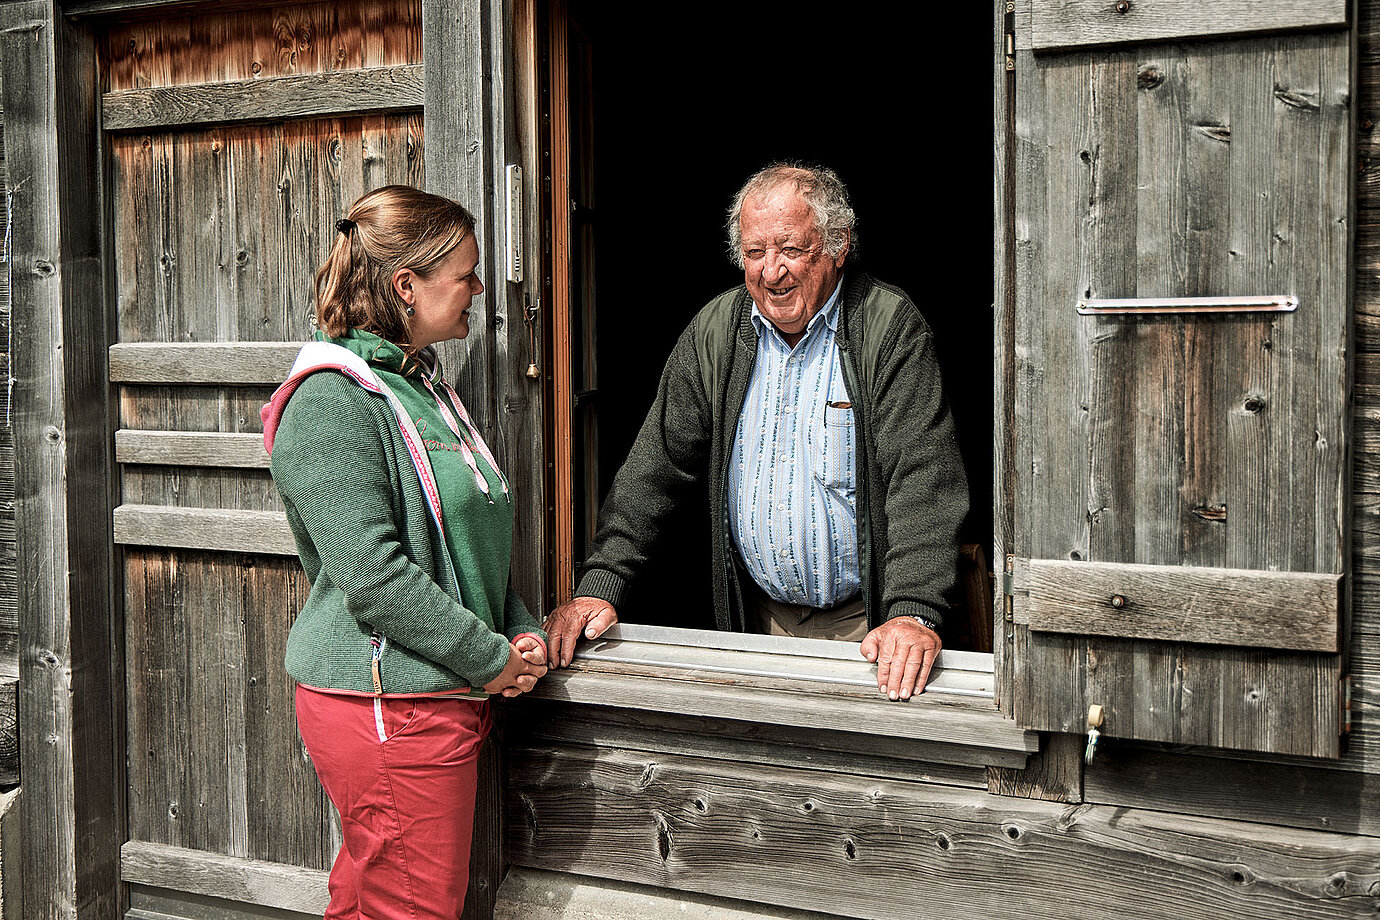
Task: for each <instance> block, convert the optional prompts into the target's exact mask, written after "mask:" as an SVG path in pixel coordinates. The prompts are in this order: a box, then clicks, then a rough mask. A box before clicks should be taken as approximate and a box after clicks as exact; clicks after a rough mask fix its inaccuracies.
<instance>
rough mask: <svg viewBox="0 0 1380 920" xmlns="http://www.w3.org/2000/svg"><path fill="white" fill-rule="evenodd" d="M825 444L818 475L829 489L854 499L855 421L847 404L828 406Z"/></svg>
mask: <svg viewBox="0 0 1380 920" xmlns="http://www.w3.org/2000/svg"><path fill="white" fill-rule="evenodd" d="M823 435H824V437H823V444H822V445H821V449H820V451H819V463H818V467H817V468H816V475H817V477H818V478H819V480H820V482H821V483H823V485H824V486H825V487H826V488H829V489H834V490H835V491H838V492H842V493H845V494H848V495H852V494H853V492H854V490H855V488H856V485H857V483H856V471H855V469H854V463H855V457H856V454H855V438H856V433H855V421H854V418H853V407H852V406H851V405H849V403H848V402H847V400H837V401H835V400H831V401H829V402H827V403H825V406H824V430H823Z"/></svg>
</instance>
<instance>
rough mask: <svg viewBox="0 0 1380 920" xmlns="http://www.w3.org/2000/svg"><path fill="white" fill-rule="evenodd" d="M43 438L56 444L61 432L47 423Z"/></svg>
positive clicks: (60, 437) (46, 656)
mask: <svg viewBox="0 0 1380 920" xmlns="http://www.w3.org/2000/svg"><path fill="white" fill-rule="evenodd" d="M43 438H44V440H46V441H48V442H49V443H52V444H56V443H57V442H58V441H60V440H62V432H61V431H58V429H57V427H56V426H54V425H49V426H47V427H46V428H44V429H43ZM51 654H53V653H52V652H46V653H45V654H44V660H45V661H46V660H47V659H48V656H49V655H51ZM53 660H54V661H56V660H57V659H56V658H54V659H53Z"/></svg>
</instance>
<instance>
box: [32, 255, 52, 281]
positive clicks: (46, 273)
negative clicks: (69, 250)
mask: <svg viewBox="0 0 1380 920" xmlns="http://www.w3.org/2000/svg"><path fill="white" fill-rule="evenodd" d="M56 272H57V266H55V265H54V264H53V263H52V262H49V261H48V260H47V259H38V260H37V261H35V262H34V274H35V275H38V277H40V278H51V277H52V276H53V275H54V274H55V273H56Z"/></svg>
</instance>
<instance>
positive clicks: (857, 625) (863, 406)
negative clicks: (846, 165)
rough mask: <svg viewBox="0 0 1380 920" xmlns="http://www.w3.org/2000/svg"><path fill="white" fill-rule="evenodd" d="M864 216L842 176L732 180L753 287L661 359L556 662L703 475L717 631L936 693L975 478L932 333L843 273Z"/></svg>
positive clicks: (914, 315)
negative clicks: (791, 640) (819, 655)
mask: <svg viewBox="0 0 1380 920" xmlns="http://www.w3.org/2000/svg"><path fill="white" fill-rule="evenodd" d="M853 228H854V214H853V209H852V207H851V206H850V205H849V203H848V197H847V192H846V191H845V189H844V187H843V184H842V183H841V182H840V181H839V178H838V176H837V175H835V173H834V172H833V171H832V170H828V169H814V168H802V167H798V166H794V165H777V166H771V167H768V168H767V169H764V170H762V171H761V172H759V173H757V174H756V175H754V176H753V177H752V178H751V179H749V180H748V182H747V184H746V185H744V186H743V188H742V189H741V190H740V191H739V192H738V194H737V196H736V197H735V199H734V202H733V206H732V208H731V209H730V212H729V224H728V229H729V251H730V256H731V257H732V258H733V259H734V261H735V262H737V264H738V265H740V266H741V267H742V269H743V276H744V284H743V285H742V286H741V287H738V288H735V289H734V290H731V291H728V292H727V293H725V294H722V295H720V296H719V297H717V298H716V299H714V300H713V301H711V302H710V303H709V304H708V305H707V306H706V307H704V309H702V310H701V311H700V312H699V313H698V315H696V316H695V318H694V319H693V320H692V321H691V323H690V326H689V328H687V329H686V330H685V331H684V333H682V334H681V336H680V339H679V341H678V342H677V343H676V346H675V349H674V351H672V353H671V357H670V359H669V360H668V361H667V363H666V370H665V371H664V372H663V374H662V377H661V383H660V386H659V388H658V390H657V396H656V401H655V403H653V405H652V409H651V411H650V412H649V413H648V415H647V419H646V421H645V422H644V423H643V425H642V429H641V431H640V432H639V434H638V436H637V440H636V442H635V443H634V444H633V447H632V450H631V451H630V453H629V454H628V459H627V460H626V461H625V462H624V464H623V466H622V468H621V469H620V470H619V471H618V475H617V476H616V477H614V481H613V486H612V488H611V489H610V490H609V494H608V497H607V498H606V499H605V501H604V505H603V508H602V509H601V511H600V516H599V527H598V532H597V535H596V536H595V540H594V547H593V551H592V552H591V553H590V556H589V558H588V559H587V560H586V563H585V567H584V571H583V575H582V577H581V580H580V585H579V588H578V589H577V591H576V595H577V596H576V597H575V598H574V599H573V600H571V601H570V602H568V603H566V604H563V605H561V606H560V607H558V608H556V609H555V610H554V611H552V614H551V616H550V617H549V618H548V620H547V623H546V629H547V632H548V633H549V635H550V660H551V662H552V664H553V665H554V666H556V667H564V666H565V665H567V664H569V662H570V658H571V656H572V654H573V652H574V648H575V643H576V640H577V638H578V637H579V635H580V633H581V632H583V633H584V635H585V636H586V637H587V638H594V637H595V636H598V635H600V634H602V633H603V632H604V631H605V630H606V629H608V627H609V626H611V625H613V624H614V623H615V622H617V618H618V617H617V612H616V608H617V607H618V605H619V604H620V603H621V602H622V599H623V597H624V595H625V593H626V589H627V586H628V583H629V581H630V580H631V579H633V578H634V577H635V576H636V574H637V572H638V570H639V568H640V567H641V564H642V563H643V561H644V560H645V559H646V557H647V554H648V553H649V552H650V551H651V548H652V546H653V544H654V543H655V542H656V537H657V535H658V533H659V532H660V529H661V527H662V524H663V522H664V521H665V520H666V517H667V515H668V513H669V512H670V511H671V510H672V509H673V507H674V506H675V505H676V503H677V502H680V501H682V500H683V499H684V498H685V497H686V496H687V495H690V494H693V487H694V486H695V485H697V484H698V483H700V482H703V481H704V480H705V479H707V480H708V483H709V495H710V501H711V502H712V507H711V508H710V509H709V510H710V516H711V527H712V534H713V538H712V539H713V556H712V558H713V589H714V612H715V617H716V621H717V625H718V628H719V629H728V630H736V631H740V632H744V631H749V632H763V633H770V634H775V635H793V636H805V637H810V638H820V639H844V640H848V641H853V642H859V641H860V642H861V645H860V651H861V654H862V655H863V656H864V657H866V658H867V659H868V660H869V661H875V662H876V663H877V686H878V688H879V689H880V690H881V692H882V693H883V694H884V695H886V696H888V697H889V698H890V699H893V700H897V699H901V700H904V699H909V698H910V696H911V694H912V692H919V691H921V690H923V689H924V686H925V683H926V681H927V680H928V677H929V673H930V669H931V667H932V666H933V664H934V660H935V658H936V657H937V656H938V654H939V650H940V647H941V642H940V638H939V631H940V629H941V627H942V624H943V617H944V614H943V611H944V609H945V600H944V596H945V593H946V591H947V590H948V589H949V587H950V586H951V585H952V584H953V582H954V580H955V575H956V568H957V558H958V545H957V534H958V528H959V525H960V523H961V522H962V520H963V516H964V514H965V512H966V511H967V507H968V498H967V484H966V481H965V478H964V473H963V466H962V463H961V461H960V459H959V455H958V448H957V442H956V438H955V434H954V424H953V418H952V416H951V415H950V414H949V410H948V407H947V405H946V404H945V401H944V397H943V392H942V388H941V385H940V378H939V367H938V364H937V362H936V360H935V350H934V342H933V340H932V338H931V335H930V330H929V327H928V326H927V325H926V323H925V320H924V319H923V318H922V317H921V315H920V312H919V311H918V310H917V309H916V308H915V305H914V303H912V302H911V300H910V299H909V298H908V297H907V296H906V295H905V294H904V293H903V292H901V291H899V290H897V289H896V288H892V287H888V286H886V285H884V284H881V283H880V282H877V281H874V280H873V279H872V278H870V277H868V276H867V275H866V274H864V273H862V272H860V271H855V270H852V269H850V270H848V271H845V270H844V266H845V264H846V263H847V261H848V258H849V255H850V253H851V252H852V251H853V248H854V247H853V243H854V229H853Z"/></svg>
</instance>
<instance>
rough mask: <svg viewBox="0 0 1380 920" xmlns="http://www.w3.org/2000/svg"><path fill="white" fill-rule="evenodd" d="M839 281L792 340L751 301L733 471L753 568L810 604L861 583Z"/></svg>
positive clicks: (734, 496)
mask: <svg viewBox="0 0 1380 920" xmlns="http://www.w3.org/2000/svg"><path fill="white" fill-rule="evenodd" d="M842 285H843V283H842V281H840V282H839V286H838V287H836V288H834V293H833V294H832V295H830V297H829V300H828V301H827V302H825V304H824V306H823V308H821V309H820V311H819V312H818V313H816V314H815V315H814V316H813V317H811V318H810V322H809V324H808V325H807V326H806V327H805V334H804V335H803V336H802V337H801V339H800V341H799V342H797V343H796V346H795V348H794V349H792V348H791V347H790V346H789V345H787V344H786V341H785V339H783V338H782V337H781V334H780V333H779V332H778V331H777V329H776V327H775V326H773V325H772V324H771V323H770V322H769V321H768V320H767V319H766V318H765V317H763V316H762V314H761V313H760V312H759V311H758V309H757V305H756V304H755V303H754V304H753V306H752V324H753V326H754V327H755V328H756V330H757V360H756V363H755V364H754V365H753V370H752V380H751V382H750V383H749V384H748V392H747V399H746V400H745V401H744V402H743V409H742V412H741V413H740V414H739V416H738V431H737V434H736V435H735V436H734V439H733V456H732V458H731V460H730V463H731V467H730V470H729V477H728V507H729V512H730V514H729V521H730V523H731V526H732V529H733V538H734V540H735V542H736V543H737V545H738V551H739V553H740V554H741V555H742V557H743V562H744V563H745V564H746V565H747V569H748V572H749V573H750V574H751V575H752V578H753V580H754V581H756V582H757V584H758V585H760V586H761V588H762V590H763V591H765V592H766V593H767V594H769V595H771V596H772V597H774V598H776V599H777V600H778V601H784V602H786V603H790V604H804V605H806V606H809V607H833V606H835V605H836V604H841V603H843V602H844V601H847V600H849V599H850V598H851V597H852V596H853V595H854V594H856V593H857V592H858V588H859V586H860V585H861V583H862V582H861V573H860V571H859V567H858V528H857V517H858V512H857V472H856V466H855V465H856V456H855V453H854V451H855V434H854V424H853V410H852V408H851V406H850V405H849V399H848V391H847V389H845V387H844V382H843V361H842V359H841V358H840V356H839V349H838V344H837V339H836V330H837V329H838V318H839V306H838V298H839V290H840V288H841V287H842Z"/></svg>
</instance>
